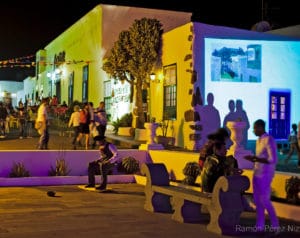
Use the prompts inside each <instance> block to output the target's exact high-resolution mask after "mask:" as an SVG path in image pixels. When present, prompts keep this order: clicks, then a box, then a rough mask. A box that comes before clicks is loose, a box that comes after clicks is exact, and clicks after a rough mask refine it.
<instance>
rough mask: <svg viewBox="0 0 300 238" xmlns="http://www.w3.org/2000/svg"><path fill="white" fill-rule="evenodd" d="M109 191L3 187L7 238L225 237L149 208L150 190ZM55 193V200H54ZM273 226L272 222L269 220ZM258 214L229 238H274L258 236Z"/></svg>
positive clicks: (0, 204) (291, 232) (296, 226)
mask: <svg viewBox="0 0 300 238" xmlns="http://www.w3.org/2000/svg"><path fill="white" fill-rule="evenodd" d="M109 188H110V189H111V190H110V192H109V193H99V192H90V191H85V190H82V189H80V188H78V186H77V185H68V186H54V187H53V186H52V187H49V186H48V187H46V186H38V187H1V188H0V189H1V192H0V194H1V196H0V220H1V223H0V237H1V238H24V237H26V238H60V237H61V238H77V237H80V238H81V237H82V238H85V237H105V238H115V237H116V238H117V237H118V238H119V237H124V238H127V237H128V238H144V237H145V238H153V237H157V238H160V237H161V238H177V237H178V238H181V237H182V238H183V237H189V238H192V237H211V238H214V237H221V236H220V235H217V234H214V233H211V232H208V231H207V230H206V224H207V222H208V219H209V217H208V215H207V220H205V219H204V221H203V223H201V224H187V223H179V222H176V221H174V220H172V219H171V214H165V213H151V212H148V211H146V210H144V208H143V205H144V201H145V196H144V187H143V186H141V185H137V184H110V185H109ZM48 191H54V192H55V197H49V196H48V195H47V192H48ZM267 222H268V221H267ZM254 223H255V213H248V212H245V213H243V214H242V218H241V226H239V227H237V228H236V229H237V235H235V236H225V237H272V236H273V234H272V233H271V232H270V231H269V230H268V229H269V228H268V227H266V232H265V233H262V234H256V233H255V232H254V227H253V225H254ZM280 225H281V229H282V232H281V233H280V234H279V235H278V236H277V237H299V235H300V223H295V222H293V221H289V220H283V219H282V220H281V224H280Z"/></svg>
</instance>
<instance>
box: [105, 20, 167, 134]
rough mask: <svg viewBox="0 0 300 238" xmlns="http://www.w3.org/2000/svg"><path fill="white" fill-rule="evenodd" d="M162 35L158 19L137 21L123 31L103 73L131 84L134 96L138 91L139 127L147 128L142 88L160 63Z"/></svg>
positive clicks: (136, 100)
mask: <svg viewBox="0 0 300 238" xmlns="http://www.w3.org/2000/svg"><path fill="white" fill-rule="evenodd" d="M162 33H163V30H162V24H161V23H160V22H159V21H158V20H157V19H150V18H142V19H140V20H135V21H134V23H133V24H132V26H131V27H130V28H129V30H128V31H122V32H120V34H119V38H118V40H117V41H116V42H115V43H114V45H113V48H112V49H111V52H110V55H109V57H108V58H107V59H105V63H104V64H103V70H104V71H105V72H106V73H107V74H108V75H109V76H110V77H112V78H115V79H118V80H121V81H124V80H126V81H127V82H129V83H130V85H131V95H133V94H134V89H135V107H136V108H137V125H136V127H137V128H143V127H144V122H145V118H144V112H143V101H142V89H143V85H146V86H147V87H148V84H147V81H148V78H149V75H150V73H151V71H152V70H153V67H154V66H155V65H156V64H157V63H158V62H160V56H161V54H160V51H161V36H162ZM131 99H132V97H131ZM131 102H132V101H131Z"/></svg>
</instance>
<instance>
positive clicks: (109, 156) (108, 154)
mask: <svg viewBox="0 0 300 238" xmlns="http://www.w3.org/2000/svg"><path fill="white" fill-rule="evenodd" d="M101 139H102V140H100V141H99V144H100V146H99V150H100V158H99V159H98V160H95V161H93V162H90V163H89V167H88V176H89V183H88V185H86V186H85V187H86V188H91V187H95V175H99V174H101V175H102V182H101V185H100V186H98V187H96V189H98V190H100V191H101V190H106V185H107V175H108V173H109V172H110V171H111V170H112V168H113V167H114V166H115V165H116V163H117V162H118V160H119V156H118V150H117V147H116V146H115V145H114V144H112V143H109V142H107V141H106V140H105V137H103V138H101Z"/></svg>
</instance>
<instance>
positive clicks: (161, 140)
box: [155, 119, 175, 146]
mask: <svg viewBox="0 0 300 238" xmlns="http://www.w3.org/2000/svg"><path fill="white" fill-rule="evenodd" d="M169 123H170V120H169V119H166V120H161V122H160V123H159V124H158V126H159V128H160V129H161V132H162V133H161V135H158V136H156V139H155V140H156V143H158V144H162V145H163V146H168V145H174V144H175V138H174V137H171V136H167V135H168V129H169V128H171V129H172V128H173V126H172V125H171V126H169Z"/></svg>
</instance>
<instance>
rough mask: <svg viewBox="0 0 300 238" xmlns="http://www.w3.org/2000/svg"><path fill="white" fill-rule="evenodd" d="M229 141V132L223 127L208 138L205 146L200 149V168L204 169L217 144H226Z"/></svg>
mask: <svg viewBox="0 0 300 238" xmlns="http://www.w3.org/2000/svg"><path fill="white" fill-rule="evenodd" d="M227 139H229V134H228V131H227V130H226V129H225V128H223V127H221V128H219V129H218V130H217V131H216V132H214V133H212V134H209V135H208V136H207V141H206V143H205V144H204V146H203V147H202V148H201V149H200V156H199V166H200V168H201V169H203V165H204V162H205V160H206V158H207V157H208V156H209V155H212V154H213V147H214V144H215V142H222V143H225V142H226V140H227Z"/></svg>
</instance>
